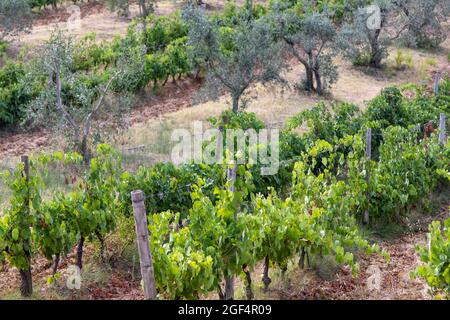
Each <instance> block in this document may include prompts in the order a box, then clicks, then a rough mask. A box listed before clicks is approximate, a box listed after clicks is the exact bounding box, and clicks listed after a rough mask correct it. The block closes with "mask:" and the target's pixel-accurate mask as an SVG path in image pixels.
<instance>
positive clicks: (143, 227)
mask: <svg viewBox="0 0 450 320" xmlns="http://www.w3.org/2000/svg"><path fill="white" fill-rule="evenodd" d="M131 201H132V202H133V212H134V222H135V224H136V239H137V245H138V249H139V259H140V265H141V275H142V280H143V282H144V295H145V299H147V300H153V299H155V298H156V285H155V273H154V270H153V262H152V254H151V252H150V247H149V242H148V225H147V214H146V212H145V204H144V192H142V191H141V190H135V191H133V192H131Z"/></svg>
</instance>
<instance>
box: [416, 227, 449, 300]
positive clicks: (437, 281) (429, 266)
mask: <svg viewBox="0 0 450 320" xmlns="http://www.w3.org/2000/svg"><path fill="white" fill-rule="evenodd" d="M427 238H428V246H427V247H421V246H417V251H418V253H419V255H420V260H421V261H422V262H423V263H424V264H423V265H421V266H419V267H418V268H417V270H416V271H415V272H413V276H415V277H417V276H420V277H422V278H424V279H425V281H426V282H427V284H428V286H429V287H430V288H431V293H432V294H433V295H435V296H436V298H447V299H448V298H450V219H447V220H446V221H445V222H444V225H443V228H442V226H441V223H440V222H439V221H434V222H433V223H432V224H431V225H430V226H429V233H428V234H427Z"/></svg>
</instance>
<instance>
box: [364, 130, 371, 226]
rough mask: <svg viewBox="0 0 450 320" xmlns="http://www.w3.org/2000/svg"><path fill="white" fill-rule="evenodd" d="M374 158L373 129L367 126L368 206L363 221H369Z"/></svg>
mask: <svg viewBox="0 0 450 320" xmlns="http://www.w3.org/2000/svg"><path fill="white" fill-rule="evenodd" d="M371 158H372V129H371V128H367V130H366V163H367V165H366V183H367V208H366V210H365V211H364V217H363V223H364V224H368V223H369V203H370V190H369V181H370V160H371Z"/></svg>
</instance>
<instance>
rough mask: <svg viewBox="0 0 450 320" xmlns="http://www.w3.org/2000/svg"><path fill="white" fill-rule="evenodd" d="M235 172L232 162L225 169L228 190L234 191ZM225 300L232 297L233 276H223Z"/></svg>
mask: <svg viewBox="0 0 450 320" xmlns="http://www.w3.org/2000/svg"><path fill="white" fill-rule="evenodd" d="M236 174H237V164H233V166H232V167H231V168H228V169H227V180H228V183H229V184H230V187H229V188H230V191H231V192H234V191H235V184H236ZM234 218H235V219H237V212H235V213H234ZM224 298H225V300H233V299H234V276H227V277H225V296H224Z"/></svg>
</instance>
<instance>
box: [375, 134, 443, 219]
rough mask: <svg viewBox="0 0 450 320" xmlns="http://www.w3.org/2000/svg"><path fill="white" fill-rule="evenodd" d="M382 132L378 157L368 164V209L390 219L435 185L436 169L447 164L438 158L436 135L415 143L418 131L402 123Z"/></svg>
mask: <svg viewBox="0 0 450 320" xmlns="http://www.w3.org/2000/svg"><path fill="white" fill-rule="evenodd" d="M382 134H383V143H382V144H381V146H380V147H379V161H378V162H377V163H376V164H375V163H374V164H373V167H372V168H371V178H370V181H371V182H370V183H371V185H370V187H369V188H370V190H371V198H370V209H369V211H370V212H371V214H372V215H373V217H374V219H381V220H384V221H393V220H396V219H397V220H398V219H399V218H400V217H401V216H402V215H406V214H407V213H408V210H409V208H410V207H411V206H412V205H413V204H415V203H417V202H418V201H419V200H420V199H421V198H423V197H424V196H426V195H428V194H430V193H431V192H432V191H433V190H434V189H435V187H436V185H437V183H438V181H439V176H438V175H437V173H436V170H437V169H439V168H440V169H442V168H445V167H446V166H447V165H448V164H446V163H445V161H442V160H441V157H442V152H441V147H440V146H439V145H438V143H437V139H436V137H434V138H433V139H430V140H429V141H428V142H422V143H417V133H416V132H414V131H410V130H408V129H405V128H401V127H390V128H388V129H386V130H384V131H382Z"/></svg>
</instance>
